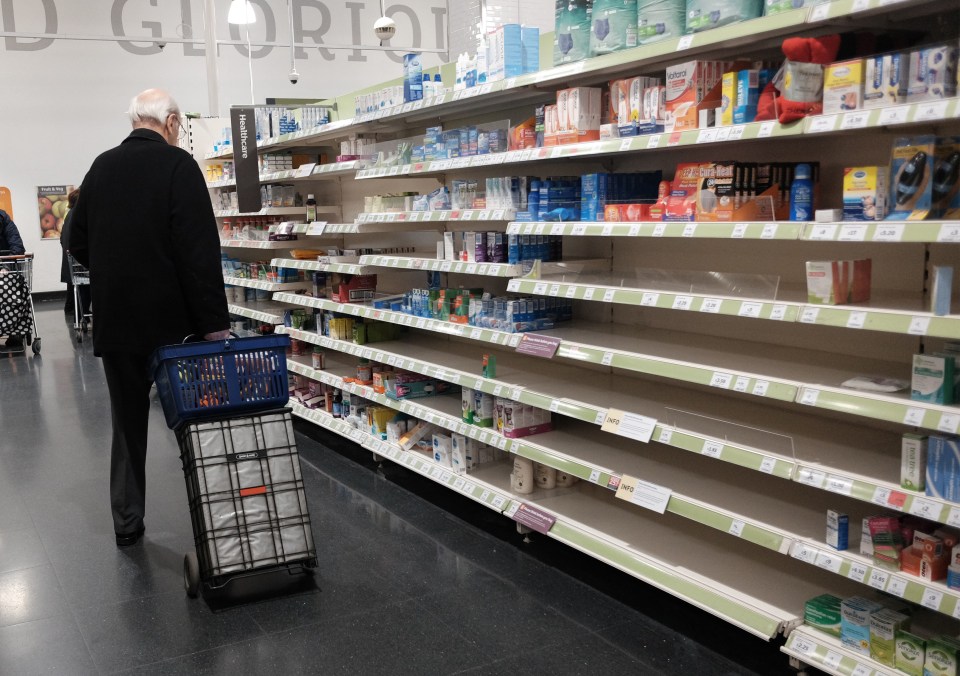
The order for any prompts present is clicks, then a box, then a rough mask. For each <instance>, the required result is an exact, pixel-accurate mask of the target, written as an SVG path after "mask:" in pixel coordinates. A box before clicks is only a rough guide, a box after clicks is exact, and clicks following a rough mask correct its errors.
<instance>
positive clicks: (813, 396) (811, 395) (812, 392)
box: [800, 387, 820, 406]
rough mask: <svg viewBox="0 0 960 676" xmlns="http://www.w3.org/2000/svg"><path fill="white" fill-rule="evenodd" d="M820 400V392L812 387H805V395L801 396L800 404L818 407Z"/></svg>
mask: <svg viewBox="0 0 960 676" xmlns="http://www.w3.org/2000/svg"><path fill="white" fill-rule="evenodd" d="M819 398H820V390H816V389H814V388H812V387H804V388H803V394H802V395H801V396H800V403H801V404H803V405H805V406H816V405H817V400H818V399H819Z"/></svg>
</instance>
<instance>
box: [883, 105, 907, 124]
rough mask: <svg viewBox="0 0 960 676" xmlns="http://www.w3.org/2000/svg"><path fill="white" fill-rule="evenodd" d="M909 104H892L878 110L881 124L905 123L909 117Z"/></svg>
mask: <svg viewBox="0 0 960 676" xmlns="http://www.w3.org/2000/svg"><path fill="white" fill-rule="evenodd" d="M909 114H910V106H893V107H891V108H884V109H883V110H881V111H880V119H879V123H880V125H881V126H886V125H894V124H905V123H906V122H907V121H908V119H909Z"/></svg>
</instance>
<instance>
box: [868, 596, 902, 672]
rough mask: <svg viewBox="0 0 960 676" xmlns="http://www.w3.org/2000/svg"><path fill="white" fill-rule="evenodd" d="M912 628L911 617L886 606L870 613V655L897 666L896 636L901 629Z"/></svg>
mask: <svg viewBox="0 0 960 676" xmlns="http://www.w3.org/2000/svg"><path fill="white" fill-rule="evenodd" d="M909 628H910V618H909V617H908V616H907V615H904V614H903V613H898V612H897V611H895V610H890V609H889V608H885V609H884V610H881V611H880V612H877V613H873V614H872V615H870V657H871V658H872V659H874V660H876V661H877V662H879V663H880V664H885V665H886V666H888V667H894V666H896V654H897V647H896V643H897V641H896V638H897V632H898V631H900V630H901V629H909Z"/></svg>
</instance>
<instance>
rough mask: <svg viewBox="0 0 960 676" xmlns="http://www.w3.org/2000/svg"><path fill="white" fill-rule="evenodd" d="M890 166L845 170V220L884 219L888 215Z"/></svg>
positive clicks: (848, 168)
mask: <svg viewBox="0 0 960 676" xmlns="http://www.w3.org/2000/svg"><path fill="white" fill-rule="evenodd" d="M889 172H890V168H889V167H847V168H845V169H844V170H843V220H845V221H882V220H883V219H884V217H886V215H887V194H888V193H887V175H888V174H889Z"/></svg>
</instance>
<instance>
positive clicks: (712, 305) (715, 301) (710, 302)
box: [700, 298, 723, 314]
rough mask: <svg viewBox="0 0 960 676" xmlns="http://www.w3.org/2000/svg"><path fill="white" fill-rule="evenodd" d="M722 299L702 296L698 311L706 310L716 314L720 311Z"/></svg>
mask: <svg viewBox="0 0 960 676" xmlns="http://www.w3.org/2000/svg"><path fill="white" fill-rule="evenodd" d="M722 303H723V301H721V300H720V299H719V298H704V299H703V302H702V303H701V304H700V312H707V313H710V314H716V313H718V312H720V306H721V305H722Z"/></svg>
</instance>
